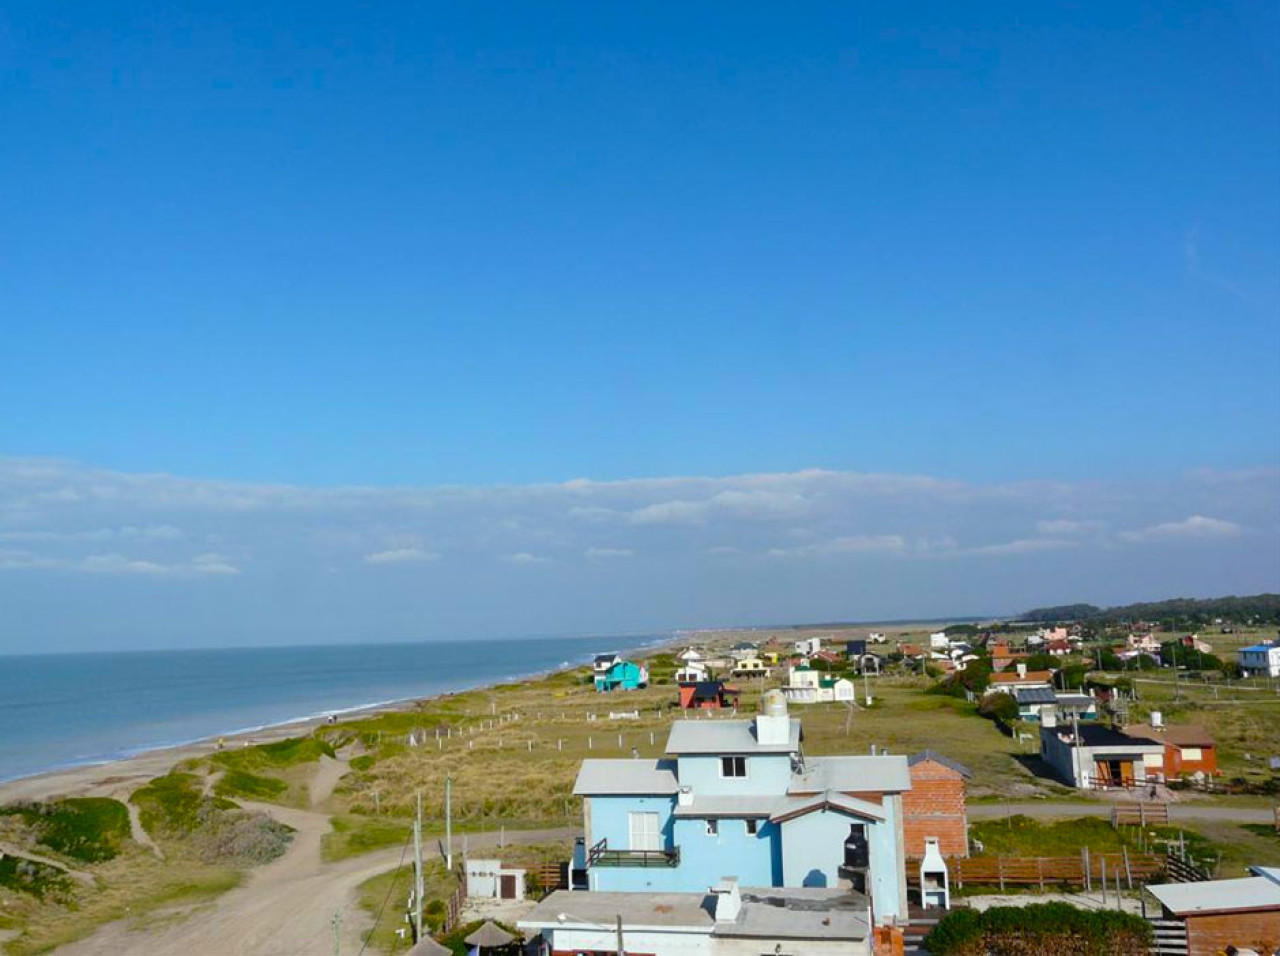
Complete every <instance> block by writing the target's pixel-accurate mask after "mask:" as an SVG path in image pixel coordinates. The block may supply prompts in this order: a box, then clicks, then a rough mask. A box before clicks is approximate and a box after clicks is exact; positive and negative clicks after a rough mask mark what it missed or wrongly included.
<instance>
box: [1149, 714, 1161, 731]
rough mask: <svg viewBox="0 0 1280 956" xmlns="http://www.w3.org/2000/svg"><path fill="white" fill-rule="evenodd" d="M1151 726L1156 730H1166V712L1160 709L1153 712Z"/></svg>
mask: <svg viewBox="0 0 1280 956" xmlns="http://www.w3.org/2000/svg"><path fill="white" fill-rule="evenodd" d="M1151 726H1152V727H1153V728H1155V729H1156V730H1164V714H1162V713H1160V711H1158V710H1153V711H1152V712H1151Z"/></svg>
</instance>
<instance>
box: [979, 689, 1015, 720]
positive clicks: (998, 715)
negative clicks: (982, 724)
mask: <svg viewBox="0 0 1280 956" xmlns="http://www.w3.org/2000/svg"><path fill="white" fill-rule="evenodd" d="M978 713H979V714H981V715H982V716H983V717H986V718H987V719H988V720H999V721H1002V722H1003V723H1006V724H1011V723H1013V722H1014V721H1015V720H1017V719H1018V702H1017V700H1015V699H1014V696H1013V695H1012V694H1007V693H1005V692H1004V691H1000V692H999V693H996V694H988V695H987V696H986V697H984V698H982V700H981V701H979V702H978Z"/></svg>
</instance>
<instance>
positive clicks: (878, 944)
mask: <svg viewBox="0 0 1280 956" xmlns="http://www.w3.org/2000/svg"><path fill="white" fill-rule="evenodd" d="M871 945H872V952H874V953H875V956H902V950H903V945H904V938H903V934H902V930H900V929H898V928H897V927H896V926H877V927H876V928H875V932H874V933H873V934H872V937H871Z"/></svg>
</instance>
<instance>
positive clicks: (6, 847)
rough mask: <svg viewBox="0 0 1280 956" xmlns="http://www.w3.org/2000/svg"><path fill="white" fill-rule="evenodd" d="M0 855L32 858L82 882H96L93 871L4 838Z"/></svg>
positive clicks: (0, 844) (35, 861)
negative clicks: (87, 871)
mask: <svg viewBox="0 0 1280 956" xmlns="http://www.w3.org/2000/svg"><path fill="white" fill-rule="evenodd" d="M0 856H16V857H18V858H19V859H21V860H31V861H32V862H33V863H43V864H44V865H45V866H51V867H53V868H54V869H55V870H61V871H62V872H63V873H65V874H67V876H70V877H72V878H73V879H76V880H79V881H80V882H81V883H88V884H90V885H92V884H93V882H94V879H93V874H92V873H86V872H84V871H83V870H76V869H72V868H71V867H69V866H67V864H65V863H59V862H58V861H57V860H55V859H53V858H51V857H47V856H41V855H40V854H39V853H32V852H31V851H30V850H24V849H23V848H22V847H20V846H15V845H14V844H12V843H5V842H4V841H2V840H0Z"/></svg>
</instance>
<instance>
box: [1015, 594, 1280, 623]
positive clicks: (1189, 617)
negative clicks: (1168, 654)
mask: <svg viewBox="0 0 1280 956" xmlns="http://www.w3.org/2000/svg"><path fill="white" fill-rule="evenodd" d="M1218 618H1221V619H1222V620H1224V621H1231V622H1233V623H1239V624H1280V594H1270V593H1268V594H1254V595H1249V596H1246V597H1236V596H1235V595H1231V596H1230V597H1221V598H1171V599H1170V600H1167V601H1152V602H1147V603H1143V604H1126V605H1123V606H1121V607H1109V608H1105V609H1103V608H1100V607H1097V606H1096V605H1093V604H1061V605H1058V606H1056V607H1038V608H1033V609H1032V610H1030V611H1027V612H1026V613H1025V614H1023V615H1022V619H1023V620H1025V621H1034V622H1037V623H1044V624H1048V623H1053V622H1058V621H1102V622H1108V621H1159V622H1161V624H1162V625H1163V626H1164V627H1165V628H1166V629H1176V628H1179V627H1196V626H1200V625H1204V624H1208V623H1210V622H1212V621H1214V620H1216V619H1218Z"/></svg>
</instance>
